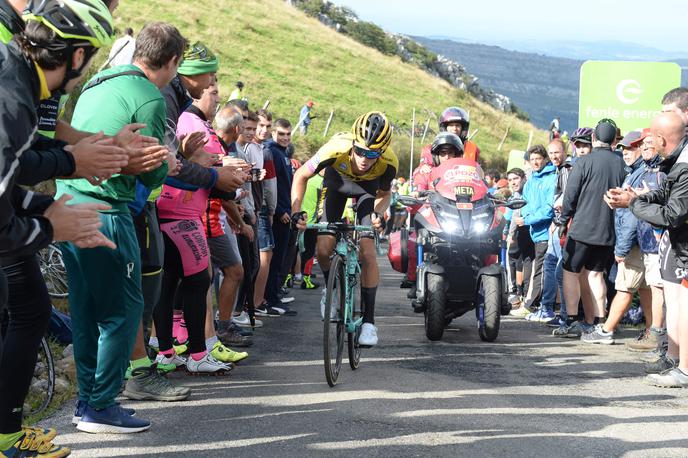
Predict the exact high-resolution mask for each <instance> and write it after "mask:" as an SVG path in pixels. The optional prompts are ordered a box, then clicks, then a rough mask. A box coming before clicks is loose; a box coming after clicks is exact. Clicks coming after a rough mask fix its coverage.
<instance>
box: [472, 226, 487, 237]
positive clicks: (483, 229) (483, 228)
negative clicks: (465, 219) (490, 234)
mask: <svg viewBox="0 0 688 458" xmlns="http://www.w3.org/2000/svg"><path fill="white" fill-rule="evenodd" d="M487 229H488V227H487V224H485V223H473V232H475V233H477V234H482V233H483V232H487Z"/></svg>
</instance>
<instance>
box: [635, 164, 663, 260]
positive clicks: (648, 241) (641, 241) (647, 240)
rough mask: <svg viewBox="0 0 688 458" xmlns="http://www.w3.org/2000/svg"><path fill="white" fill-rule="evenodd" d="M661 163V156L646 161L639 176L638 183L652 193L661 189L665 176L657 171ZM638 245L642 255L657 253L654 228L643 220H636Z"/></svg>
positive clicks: (657, 243)
mask: <svg viewBox="0 0 688 458" xmlns="http://www.w3.org/2000/svg"><path fill="white" fill-rule="evenodd" d="M660 162H662V158H661V156H659V155H657V156H655V157H654V158H653V159H651V160H650V161H646V162H645V165H644V167H643V174H642V175H641V176H640V183H641V185H642V183H643V181H644V182H645V183H647V187H648V188H650V190H652V191H654V190H655V189H661V188H662V184H663V183H664V179H665V178H666V174H664V172H660V171H659V163H660ZM638 245H639V246H640V251H642V252H643V253H657V252H658V251H659V242H657V238H656V237H655V228H654V226H652V224H650V223H648V222H647V221H645V220H642V219H638Z"/></svg>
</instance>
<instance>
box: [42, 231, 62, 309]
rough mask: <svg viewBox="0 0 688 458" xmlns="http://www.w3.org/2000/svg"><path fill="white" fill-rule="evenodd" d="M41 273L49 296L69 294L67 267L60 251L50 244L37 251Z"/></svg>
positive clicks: (59, 296)
mask: <svg viewBox="0 0 688 458" xmlns="http://www.w3.org/2000/svg"><path fill="white" fill-rule="evenodd" d="M39 261H40V267H41V273H42V274H43V279H44V280H45V285H46V286H47V287H48V294H50V296H51V297H55V298H63V297H67V295H68V294H69V287H68V285H67V269H66V267H65V265H64V261H63V260H62V251H60V249H59V248H58V247H57V246H55V245H53V244H51V245H48V247H47V248H45V249H43V250H41V251H40V253H39Z"/></svg>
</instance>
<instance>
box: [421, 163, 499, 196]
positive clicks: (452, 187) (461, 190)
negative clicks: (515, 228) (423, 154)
mask: <svg viewBox="0 0 688 458" xmlns="http://www.w3.org/2000/svg"><path fill="white" fill-rule="evenodd" d="M431 180H432V183H433V186H434V189H435V191H437V192H438V193H439V194H440V195H442V196H443V197H446V198H447V199H451V200H456V197H457V195H458V196H461V197H465V198H466V200H468V201H470V202H477V201H480V200H482V199H483V198H484V197H485V196H487V186H486V185H485V182H484V181H483V180H482V179H481V178H480V174H479V173H478V163H477V162H475V161H472V160H470V159H463V158H454V159H449V160H448V161H445V162H443V163H442V164H440V165H439V166H438V167H435V168H434V169H433V170H432V174H431Z"/></svg>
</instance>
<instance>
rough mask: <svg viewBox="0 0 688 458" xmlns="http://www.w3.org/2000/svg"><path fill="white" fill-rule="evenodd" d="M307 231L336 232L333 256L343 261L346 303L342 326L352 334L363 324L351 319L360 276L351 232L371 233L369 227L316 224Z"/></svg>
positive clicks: (360, 320) (356, 250)
mask: <svg viewBox="0 0 688 458" xmlns="http://www.w3.org/2000/svg"><path fill="white" fill-rule="evenodd" d="M307 228H308V229H317V230H320V231H323V230H329V231H332V230H334V231H335V232H336V237H337V244H336V245H335V248H334V253H333V256H340V257H341V258H342V261H344V270H345V272H346V274H345V278H344V284H345V288H346V291H345V297H346V303H345V308H344V325H345V326H346V332H348V333H354V332H356V330H357V329H358V328H359V327H361V325H362V324H363V317H362V316H360V317H358V318H357V319H355V320H354V319H353V313H354V291H355V288H356V286H357V282H358V279H359V278H360V274H361V263H360V262H359V261H358V246H356V243H355V242H354V240H355V239H357V238H358V237H352V236H351V232H352V231H356V232H361V231H362V232H371V231H373V232H374V230H373V228H372V227H370V226H359V225H355V226H354V225H342V224H341V223H317V224H309V225H308V226H307ZM377 244H378V242H377V237H376V245H377Z"/></svg>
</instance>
